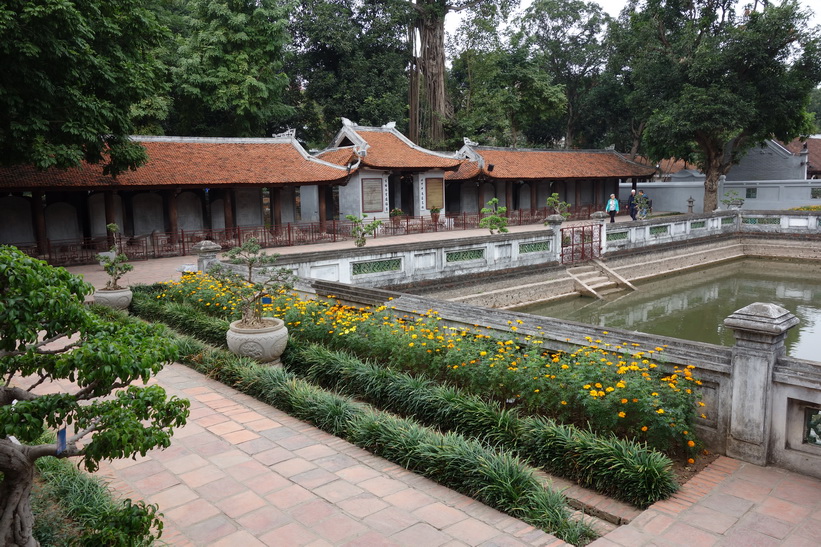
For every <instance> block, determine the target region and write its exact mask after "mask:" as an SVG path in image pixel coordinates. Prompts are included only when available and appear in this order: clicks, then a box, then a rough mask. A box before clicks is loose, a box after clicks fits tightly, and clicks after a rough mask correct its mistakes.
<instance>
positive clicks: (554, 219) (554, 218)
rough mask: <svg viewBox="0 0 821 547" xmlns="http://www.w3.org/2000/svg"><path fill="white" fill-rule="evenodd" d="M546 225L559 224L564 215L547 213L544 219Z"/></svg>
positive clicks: (562, 220)
mask: <svg viewBox="0 0 821 547" xmlns="http://www.w3.org/2000/svg"><path fill="white" fill-rule="evenodd" d="M544 222H545V224H546V225H549V226H554V227H555V226H560V225H561V223H562V222H564V217H563V216H562V215H560V214H553V215H547V218H546V219H545V220H544Z"/></svg>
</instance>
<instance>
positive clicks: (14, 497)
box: [0, 439, 39, 547]
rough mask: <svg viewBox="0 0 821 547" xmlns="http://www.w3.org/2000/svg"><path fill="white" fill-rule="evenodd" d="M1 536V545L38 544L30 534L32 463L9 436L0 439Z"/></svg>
mask: <svg viewBox="0 0 821 547" xmlns="http://www.w3.org/2000/svg"><path fill="white" fill-rule="evenodd" d="M0 471H2V473H3V481H2V482H0V537H2V540H3V545H6V546H12V547H18V546H19V547H37V546H39V543H38V542H37V541H36V540H35V539H34V536H33V535H32V527H33V525H34V515H33V514H32V512H31V501H30V495H31V488H32V486H33V484H34V464H33V462H31V461H29V458H28V456H27V454H26V453H25V451H24V450H23V447H21V446H18V445H15V444H13V443H12V442H11V441H10V440H8V439H3V440H2V441H0Z"/></svg>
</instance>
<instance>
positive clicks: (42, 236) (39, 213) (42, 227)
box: [31, 190, 48, 255]
mask: <svg viewBox="0 0 821 547" xmlns="http://www.w3.org/2000/svg"><path fill="white" fill-rule="evenodd" d="M31 218H32V220H33V221H34V237H35V238H36V239H37V252H38V253H39V254H41V255H43V254H46V251H47V250H48V235H47V232H46V215H45V211H44V210H43V191H42V190H34V191H33V192H32V193H31Z"/></svg>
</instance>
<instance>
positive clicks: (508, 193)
mask: <svg viewBox="0 0 821 547" xmlns="http://www.w3.org/2000/svg"><path fill="white" fill-rule="evenodd" d="M505 207H507V216H510V214H511V213H512V212H513V181H509V180H508V181H505Z"/></svg>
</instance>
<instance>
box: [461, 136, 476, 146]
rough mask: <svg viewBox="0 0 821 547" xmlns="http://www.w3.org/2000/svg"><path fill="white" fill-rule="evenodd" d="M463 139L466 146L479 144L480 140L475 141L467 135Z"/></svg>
mask: <svg viewBox="0 0 821 547" xmlns="http://www.w3.org/2000/svg"><path fill="white" fill-rule="evenodd" d="M462 140H464V141H465V146H479V143H478V142H474V141H472V140H470V139H469V138H467V137H462Z"/></svg>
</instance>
